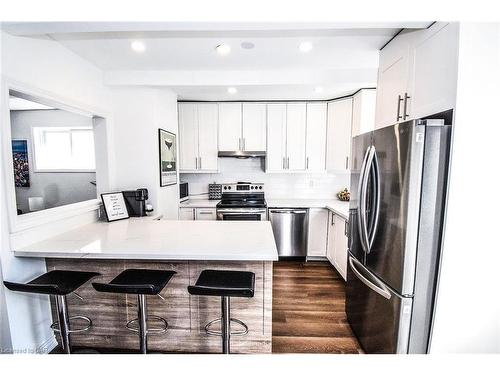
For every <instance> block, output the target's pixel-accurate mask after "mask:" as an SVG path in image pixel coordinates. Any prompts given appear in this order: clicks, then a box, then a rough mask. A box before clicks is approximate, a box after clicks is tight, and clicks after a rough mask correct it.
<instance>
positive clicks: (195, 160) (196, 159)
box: [194, 156, 198, 169]
mask: <svg viewBox="0 0 500 375" xmlns="http://www.w3.org/2000/svg"><path fill="white" fill-rule="evenodd" d="M194 163H195V164H196V166H195V168H194V169H198V156H196V157H195V158H194Z"/></svg>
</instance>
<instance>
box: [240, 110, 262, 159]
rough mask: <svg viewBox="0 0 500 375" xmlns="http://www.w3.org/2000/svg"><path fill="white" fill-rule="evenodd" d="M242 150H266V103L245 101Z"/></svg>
mask: <svg viewBox="0 0 500 375" xmlns="http://www.w3.org/2000/svg"><path fill="white" fill-rule="evenodd" d="M242 110H243V136H242V141H241V142H242V144H241V148H242V151H266V123H267V121H266V104H265V103H243V108H242Z"/></svg>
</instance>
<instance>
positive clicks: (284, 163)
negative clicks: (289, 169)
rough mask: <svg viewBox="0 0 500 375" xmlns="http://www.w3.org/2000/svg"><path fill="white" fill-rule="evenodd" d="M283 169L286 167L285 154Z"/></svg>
mask: <svg viewBox="0 0 500 375" xmlns="http://www.w3.org/2000/svg"><path fill="white" fill-rule="evenodd" d="M283 169H286V162H285V157H284V156H283Z"/></svg>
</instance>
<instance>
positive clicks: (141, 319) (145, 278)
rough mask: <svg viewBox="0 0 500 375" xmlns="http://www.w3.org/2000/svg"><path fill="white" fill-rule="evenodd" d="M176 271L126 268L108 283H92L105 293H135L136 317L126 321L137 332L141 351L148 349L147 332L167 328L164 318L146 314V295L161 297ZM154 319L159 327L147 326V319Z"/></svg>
mask: <svg viewBox="0 0 500 375" xmlns="http://www.w3.org/2000/svg"><path fill="white" fill-rule="evenodd" d="M175 274H176V272H174V271H163V270H145V269H128V270H125V271H123V272H122V273H120V274H119V275H118V276H116V277H115V278H114V279H113V280H111V281H110V282H109V283H108V284H103V283H92V285H93V287H94V288H95V290H97V291H99V292H107V293H126V294H136V295H137V319H132V320H130V321H128V322H127V324H126V327H127V329H129V330H131V331H133V332H137V333H138V334H139V341H140V349H141V353H143V354H146V352H147V350H148V341H147V340H148V334H153V333H163V332H165V331H166V330H167V328H168V323H167V321H166V320H165V319H163V318H162V317H160V316H156V315H148V314H147V304H146V295H157V296H158V297H160V298H161V299H163V297H162V296H161V295H160V292H161V291H162V290H163V288H165V286H166V285H167V283H168V282H169V281H170V279H171V278H172V276H174V275H175ZM149 320H156V321H160V322H161V323H163V324H162V327H161V328H148V321H149Z"/></svg>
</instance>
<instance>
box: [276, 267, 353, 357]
mask: <svg viewBox="0 0 500 375" xmlns="http://www.w3.org/2000/svg"><path fill="white" fill-rule="evenodd" d="M272 350H273V353H339V354H340V353H361V352H362V350H361V347H360V345H359V343H358V340H357V339H356V337H355V336H354V334H353V332H352V330H351V327H350V326H349V323H348V322H347V317H346V314H345V283H344V280H343V279H342V278H341V276H340V275H339V274H338V273H337V272H336V271H335V270H334V268H333V267H331V266H330V264H329V263H327V262H308V263H302V262H276V263H274V269H273V342H272Z"/></svg>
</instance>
